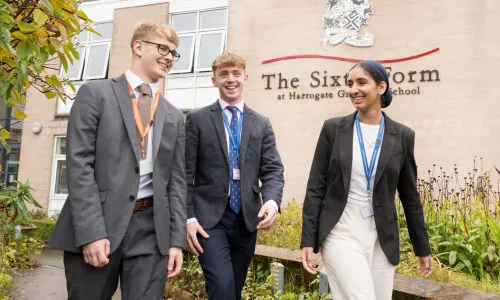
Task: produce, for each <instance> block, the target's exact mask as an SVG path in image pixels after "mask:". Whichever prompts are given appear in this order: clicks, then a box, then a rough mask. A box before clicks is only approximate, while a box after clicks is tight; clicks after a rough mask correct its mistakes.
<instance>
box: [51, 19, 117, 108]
mask: <svg viewBox="0 0 500 300" xmlns="http://www.w3.org/2000/svg"><path fill="white" fill-rule="evenodd" d="M94 28H95V30H96V31H97V32H99V33H100V34H101V35H102V36H98V35H96V34H93V33H90V32H87V31H84V32H81V33H80V35H78V37H77V41H78V43H79V45H80V46H79V47H77V48H76V51H77V52H78V54H80V59H79V60H74V61H73V64H70V65H68V71H67V72H65V71H64V69H63V68H61V76H63V77H66V78H68V79H69V80H71V81H73V82H74V83H73V84H74V86H75V88H76V90H77V91H78V88H79V87H80V86H81V85H82V82H85V81H87V80H92V79H104V78H106V77H107V73H108V63H109V52H110V48H111V36H112V33H113V23H111V22H107V23H99V24H96V25H95V27H94ZM65 90H66V94H67V95H68V96H69V97H67V98H66V103H64V102H63V101H62V100H61V99H59V100H58V101H57V115H68V114H69V111H70V109H71V106H72V105H73V102H74V100H71V99H70V98H73V99H74V97H75V95H76V92H75V93H74V92H73V91H72V90H71V88H70V87H65Z"/></svg>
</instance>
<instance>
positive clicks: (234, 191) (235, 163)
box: [227, 106, 241, 213]
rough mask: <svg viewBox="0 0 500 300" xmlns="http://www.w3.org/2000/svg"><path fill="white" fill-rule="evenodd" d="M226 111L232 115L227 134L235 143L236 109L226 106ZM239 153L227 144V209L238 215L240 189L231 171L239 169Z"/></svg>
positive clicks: (236, 128)
mask: <svg viewBox="0 0 500 300" xmlns="http://www.w3.org/2000/svg"><path fill="white" fill-rule="evenodd" d="M227 109H229V111H230V112H231V114H232V117H231V124H230V125H229V129H230V130H229V132H228V133H229V134H230V135H231V139H232V140H233V141H237V140H238V138H239V136H238V109H237V108H236V106H228V107H227ZM239 156H240V155H239V153H238V152H237V151H236V149H234V146H233V145H232V143H231V141H230V142H229V169H230V171H229V174H230V176H231V180H230V188H231V194H230V196H229V207H230V208H231V209H232V210H233V211H234V212H235V213H239V212H240V210H241V189H240V181H239V180H234V179H233V178H234V177H233V169H240V163H239Z"/></svg>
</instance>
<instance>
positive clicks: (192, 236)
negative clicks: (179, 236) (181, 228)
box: [187, 222, 209, 256]
mask: <svg viewBox="0 0 500 300" xmlns="http://www.w3.org/2000/svg"><path fill="white" fill-rule="evenodd" d="M197 233H199V234H200V235H201V236H202V237H204V238H206V239H208V237H209V236H208V234H207V233H206V232H205V230H203V228H202V227H201V226H200V223H198V222H193V223H189V224H187V248H188V251H189V252H191V253H193V254H194V255H196V256H200V253H203V248H201V245H200V243H199V242H198V237H197V236H196V234H197Z"/></svg>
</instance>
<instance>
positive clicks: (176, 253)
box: [168, 247, 182, 278]
mask: <svg viewBox="0 0 500 300" xmlns="http://www.w3.org/2000/svg"><path fill="white" fill-rule="evenodd" d="M181 267H182V249H181V248H179V247H172V248H170V249H169V250H168V278H170V277H174V276H176V275H179V273H180V272H181Z"/></svg>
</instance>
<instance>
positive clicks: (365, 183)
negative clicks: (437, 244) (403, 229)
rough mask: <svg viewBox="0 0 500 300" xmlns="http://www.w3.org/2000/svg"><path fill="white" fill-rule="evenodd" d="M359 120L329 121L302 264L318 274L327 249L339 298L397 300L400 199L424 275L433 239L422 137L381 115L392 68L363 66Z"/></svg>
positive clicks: (356, 77)
mask: <svg viewBox="0 0 500 300" xmlns="http://www.w3.org/2000/svg"><path fill="white" fill-rule="evenodd" d="M348 85H349V96H350V99H351V102H352V104H353V105H354V107H355V108H356V112H355V113H353V114H351V115H348V116H344V117H338V118H332V119H329V120H326V121H325V123H324V125H323V128H322V130H321V133H320V136H319V140H318V144H317V146H316V151H315V154H314V159H313V163H312V167H311V172H310V174H309V180H308V183H307V192H306V197H305V200H304V208H303V226H302V241H301V248H302V264H303V266H304V268H305V269H306V270H307V271H308V272H310V273H313V274H315V273H316V271H317V270H316V267H315V265H314V261H313V252H318V251H319V250H320V249H321V254H322V257H323V262H324V264H325V268H326V271H327V274H328V279H329V284H330V287H331V289H332V293H333V298H334V299H336V300H339V299H346V300H352V299H359V300H369V299H376V300H386V299H391V298H392V287H393V278H394V269H395V266H396V265H397V264H398V263H399V230H398V225H397V215H396V208H395V202H394V199H395V194H396V191H397V192H398V194H399V199H400V200H401V203H402V204H403V209H404V212H405V215H406V220H407V224H408V231H409V234H410V238H411V241H412V244H413V248H414V251H415V254H416V255H417V256H418V257H419V265H418V270H419V273H420V274H421V275H422V276H425V277H428V276H429V275H430V274H431V273H432V269H433V266H432V258H431V250H430V246H429V238H428V235H427V229H426V227H425V223H424V215H423V210H422V204H421V202H420V197H419V194H418V191H417V167H416V163H415V157H414V142H415V132H414V131H413V130H411V129H410V128H409V127H407V126H405V125H402V124H400V123H397V122H395V121H393V120H391V119H390V118H389V117H388V116H387V115H386V114H385V113H383V112H382V108H383V107H387V106H389V104H390V103H391V101H392V93H391V91H390V89H389V79H388V74H387V72H386V70H385V68H384V67H383V66H382V65H381V64H380V63H378V62H375V61H364V62H361V63H359V64H356V65H355V66H354V67H352V69H351V70H350V71H349V74H348Z"/></svg>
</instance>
